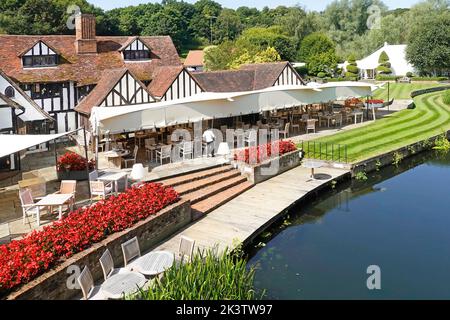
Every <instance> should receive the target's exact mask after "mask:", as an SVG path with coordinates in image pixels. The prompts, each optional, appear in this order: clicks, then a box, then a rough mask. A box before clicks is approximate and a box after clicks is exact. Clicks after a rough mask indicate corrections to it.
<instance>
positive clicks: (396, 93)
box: [374, 82, 441, 100]
mask: <svg viewBox="0 0 450 320" xmlns="http://www.w3.org/2000/svg"><path fill="white" fill-rule="evenodd" d="M440 85H441V84H439V83H436V82H432V83H415V82H413V83H391V84H390V88H389V91H390V92H389V99H411V92H413V91H416V90H421V89H427V88H433V87H437V86H440ZM374 98H375V99H384V100H387V98H388V96H387V83H386V84H385V85H384V87H383V88H382V89H378V90H376V91H375V92H374Z"/></svg>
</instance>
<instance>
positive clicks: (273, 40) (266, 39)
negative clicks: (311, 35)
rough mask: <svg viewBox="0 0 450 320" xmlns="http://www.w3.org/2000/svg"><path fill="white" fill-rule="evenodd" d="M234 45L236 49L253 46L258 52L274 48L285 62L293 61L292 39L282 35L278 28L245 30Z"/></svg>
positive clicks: (293, 44)
mask: <svg viewBox="0 0 450 320" xmlns="http://www.w3.org/2000/svg"><path fill="white" fill-rule="evenodd" d="M236 45H237V47H243V48H248V46H255V47H257V48H258V51H261V50H265V49H266V48H268V47H274V48H275V50H276V51H277V52H278V53H279V54H280V56H281V59H283V60H287V61H293V60H295V55H296V46H295V42H294V39H292V38H290V37H288V36H287V35H285V34H283V30H282V29H281V27H278V26H273V27H270V28H263V27H255V28H250V29H247V30H245V31H244V32H243V33H242V35H241V36H240V37H239V38H238V39H237V43H236Z"/></svg>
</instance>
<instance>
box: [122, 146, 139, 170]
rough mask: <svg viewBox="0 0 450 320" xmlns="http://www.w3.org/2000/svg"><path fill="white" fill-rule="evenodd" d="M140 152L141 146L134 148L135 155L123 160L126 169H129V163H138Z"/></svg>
mask: <svg viewBox="0 0 450 320" xmlns="http://www.w3.org/2000/svg"><path fill="white" fill-rule="evenodd" d="M138 151H139V146H137V145H136V146H134V151H133V154H132V155H130V156H127V157H124V158H123V161H124V163H125V168H128V164H129V163H131V164H135V163H136V159H137V154H138Z"/></svg>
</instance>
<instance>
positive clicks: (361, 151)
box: [350, 110, 450, 159]
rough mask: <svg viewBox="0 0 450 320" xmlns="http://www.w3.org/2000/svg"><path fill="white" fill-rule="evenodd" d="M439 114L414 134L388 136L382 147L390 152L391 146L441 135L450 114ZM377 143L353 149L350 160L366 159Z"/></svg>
mask: <svg viewBox="0 0 450 320" xmlns="http://www.w3.org/2000/svg"><path fill="white" fill-rule="evenodd" d="M439 113H440V115H441V117H440V118H439V120H438V121H433V122H430V123H427V124H424V125H420V126H419V127H417V128H416V130H415V131H414V132H411V131H405V132H401V133H399V134H397V135H393V136H390V137H389V138H390V139H389V142H387V143H384V145H383V147H384V148H386V149H389V150H391V149H395V148H393V146H395V145H398V144H403V145H406V144H408V142H411V143H412V142H415V141H418V140H421V139H419V138H420V137H425V138H427V137H431V136H434V135H437V134H439V133H441V132H442V131H443V130H444V128H445V125H447V126H450V114H449V113H448V112H445V111H444V110H442V112H441V111H440V112H439ZM377 142H379V141H374V142H373V143H368V144H363V145H362V148H361V147H355V148H354V149H353V150H351V152H350V153H351V154H352V155H353V156H352V157H351V158H355V159H357V158H358V157H360V156H363V155H364V157H367V156H368V155H370V152H373V151H374V150H376V149H378V148H379V143H377Z"/></svg>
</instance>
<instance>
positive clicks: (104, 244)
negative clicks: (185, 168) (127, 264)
mask: <svg viewBox="0 0 450 320" xmlns="http://www.w3.org/2000/svg"><path fill="white" fill-rule="evenodd" d="M191 221H192V217H191V205H190V202H189V201H188V200H183V199H182V200H180V201H179V202H178V203H175V204H173V205H171V206H169V207H167V208H165V209H163V210H161V211H160V212H159V213H158V214H157V215H155V216H151V217H148V218H147V219H146V220H143V221H140V222H138V223H137V224H136V225H134V226H133V227H131V228H129V229H127V230H124V231H122V232H118V233H115V234H112V235H110V236H109V237H108V238H106V239H105V240H103V241H101V242H99V243H96V244H94V245H93V246H92V247H91V248H89V249H87V250H85V251H83V252H80V253H78V254H76V255H74V256H73V257H71V258H69V259H67V260H66V261H64V262H63V263H62V264H60V265H58V266H57V267H55V268H54V269H52V270H50V271H48V272H46V273H44V274H43V275H41V276H39V277H38V278H36V279H35V280H33V281H31V282H29V283H27V284H25V285H23V286H22V287H20V288H19V289H18V290H16V291H15V292H13V293H11V294H9V296H8V297H7V299H8V300H12V299H19V300H43V299H45V300H61V299H74V298H77V297H81V290H80V289H77V288H72V289H69V288H68V285H67V284H68V282H69V287H70V284H72V283H74V282H73V280H75V278H76V276H75V275H72V276H71V274H70V271H71V270H72V267H71V266H75V269H77V267H78V268H79V269H78V271H81V270H82V269H83V268H84V266H86V265H87V266H88V267H89V269H90V271H91V273H92V276H93V278H94V281H103V272H102V269H101V266H100V262H99V259H100V257H101V255H102V254H103V253H104V251H105V250H106V248H108V249H109V251H110V252H111V255H112V256H113V259H114V264H115V266H116V267H119V266H123V265H124V263H123V255H122V249H121V244H122V243H123V242H125V241H127V240H129V239H131V238H133V237H135V236H137V238H138V241H139V245H140V248H141V252H145V251H148V250H150V249H152V248H153V247H154V246H156V245H157V244H158V243H159V242H160V241H162V240H163V239H165V238H166V237H168V236H170V235H172V234H173V233H175V232H177V231H178V230H180V229H181V228H183V227H184V226H186V225H187V224H188V223H190V222H191ZM69 267H70V268H69Z"/></svg>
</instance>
